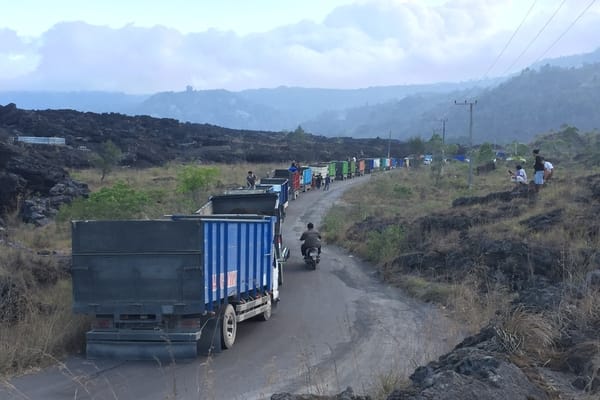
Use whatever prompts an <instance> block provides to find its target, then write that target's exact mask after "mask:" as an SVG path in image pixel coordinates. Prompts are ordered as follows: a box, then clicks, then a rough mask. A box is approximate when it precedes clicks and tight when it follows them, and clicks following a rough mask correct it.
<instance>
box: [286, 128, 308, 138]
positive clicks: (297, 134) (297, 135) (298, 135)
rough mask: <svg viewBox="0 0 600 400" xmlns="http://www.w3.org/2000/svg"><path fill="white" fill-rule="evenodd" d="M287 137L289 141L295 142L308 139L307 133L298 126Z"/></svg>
mask: <svg viewBox="0 0 600 400" xmlns="http://www.w3.org/2000/svg"><path fill="white" fill-rule="evenodd" d="M287 137H288V139H290V140H295V141H300V140H304V138H306V131H305V130H304V129H302V126H300V125H298V127H297V128H296V129H294V131H293V132H290V133H288V135H287Z"/></svg>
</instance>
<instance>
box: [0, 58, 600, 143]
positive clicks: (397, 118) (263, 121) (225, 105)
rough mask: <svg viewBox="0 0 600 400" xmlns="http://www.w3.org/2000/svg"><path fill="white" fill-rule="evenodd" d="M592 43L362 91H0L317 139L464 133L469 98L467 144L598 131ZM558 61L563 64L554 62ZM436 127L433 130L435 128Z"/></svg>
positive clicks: (30, 99)
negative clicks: (588, 49)
mask: <svg viewBox="0 0 600 400" xmlns="http://www.w3.org/2000/svg"><path fill="white" fill-rule="evenodd" d="M595 62H600V49H598V50H596V51H594V52H592V53H587V54H579V55H573V56H568V57H561V58H556V59H549V60H544V61H542V62H541V63H539V64H536V65H534V66H533V67H532V68H530V69H526V70H524V71H523V72H522V73H521V74H518V75H514V76H512V77H503V78H497V79H488V80H483V81H468V82H459V83H436V84H426V85H396V86H382V87H369V88H361V89H321V88H300V87H278V88H270V89H251V90H243V91H239V92H231V91H227V90H193V89H192V88H191V87H190V88H188V89H187V90H185V91H182V92H163V93H157V94H154V95H128V94H123V93H105V92H0V105H1V104H8V103H16V104H17V106H18V107H19V108H23V109H38V110H43V109H73V110H78V111H91V112H97V113H105V112H115V113H120V114H126V115H149V116H152V117H156V118H173V119H177V120H179V121H182V122H195V123H206V124H211V125H218V126H222V127H226V128H231V129H240V130H261V131H293V130H294V129H296V127H298V126H299V125H301V126H302V127H303V128H304V129H305V130H306V131H308V132H311V133H316V134H319V135H323V136H328V137H333V136H352V137H377V136H380V137H382V136H383V137H386V136H387V135H388V134H389V133H390V132H391V133H392V135H393V136H394V137H396V138H398V139H406V138H409V137H413V136H421V137H424V138H428V137H430V136H431V134H432V132H433V131H434V130H440V128H441V123H440V122H439V120H440V118H442V117H446V118H448V123H447V125H446V128H447V131H446V132H447V135H448V137H451V138H452V137H454V138H456V137H465V136H468V133H467V127H468V109H467V108H466V107H457V106H455V105H454V100H458V101H463V100H465V99H469V100H471V99H477V100H478V104H477V105H476V106H475V112H474V115H473V118H474V124H475V125H474V136H475V137H474V141H475V142H476V143H478V142H482V141H490V140H494V141H498V142H502V141H511V140H520V141H527V140H528V139H531V138H532V137H533V136H534V135H535V134H536V133H540V132H545V131H548V130H552V129H555V130H556V129H558V128H559V127H560V126H561V125H562V124H570V125H575V126H577V127H579V128H580V129H581V130H583V131H584V130H589V129H594V128H598V127H599V126H600V124H599V123H598V115H597V114H596V113H595V112H593V111H592V110H591V108H593V105H594V104H598V103H597V100H598V98H597V97H598V94H597V93H598V84H597V78H596V77H597V76H598V74H599V72H598V64H597V63H595ZM559 67H562V68H559ZM440 133H441V132H440Z"/></svg>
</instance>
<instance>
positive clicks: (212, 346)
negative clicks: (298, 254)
mask: <svg viewBox="0 0 600 400" xmlns="http://www.w3.org/2000/svg"><path fill="white" fill-rule="evenodd" d="M401 165H402V164H401V162H399V161H398V160H397V159H390V158H381V159H379V158H368V159H361V160H356V159H351V160H347V161H332V162H328V163H316V164H312V165H308V166H296V165H293V166H292V167H290V168H287V169H276V170H275V171H274V173H273V174H272V175H273V176H272V177H269V178H263V179H261V180H260V182H259V183H258V184H257V185H256V186H255V187H254V188H251V189H248V188H240V189H235V190H230V191H227V192H225V193H223V194H221V195H216V196H212V197H211V198H210V200H209V201H208V202H207V203H206V204H204V205H203V206H202V207H200V208H199V209H198V210H197V211H196V212H195V213H194V214H192V215H172V216H167V217H165V218H162V219H154V220H120V221H116V220H111V221H100V220H98V221H73V222H72V267H71V271H72V282H73V310H74V312H76V313H82V314H87V315H89V316H91V319H92V322H91V329H90V330H89V331H88V332H87V333H86V355H87V357H88V358H90V359H94V358H117V359H129V360H132V359H179V358H193V357H196V356H197V355H198V354H210V353H214V352H218V351H221V350H222V349H227V348H231V347H232V346H233V344H234V342H235V338H236V333H237V324H238V323H239V322H242V321H245V320H247V319H249V318H260V319H262V320H265V321H266V320H268V319H269V318H270V317H271V313H272V308H273V306H274V305H275V304H276V303H277V302H278V301H279V289H280V287H281V285H282V284H283V266H284V264H285V261H286V260H287V258H288V256H289V251H288V249H287V248H285V246H284V244H283V237H282V224H283V222H284V220H285V214H286V209H287V207H288V205H289V200H291V199H295V198H297V196H298V195H299V194H300V192H302V191H306V190H310V189H311V188H312V187H313V185H314V182H315V180H316V177H317V176H319V175H320V176H321V177H323V178H325V177H326V176H330V177H331V178H332V179H334V180H344V179H348V178H353V177H356V176H361V175H364V174H369V173H373V172H375V171H378V170H382V169H390V168H394V167H398V166H401Z"/></svg>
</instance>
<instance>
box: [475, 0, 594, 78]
mask: <svg viewBox="0 0 600 400" xmlns="http://www.w3.org/2000/svg"><path fill="white" fill-rule="evenodd" d="M594 1H596V0H594ZM536 3H537V0H534V1H533V3H532V4H531V7H529V10H528V11H527V14H525V16H524V17H523V19H522V20H521V23H520V24H519V26H517V29H515V31H514V32H513V34H512V36H511V37H510V39H508V42H506V44H505V45H504V48H503V49H502V51H500V54H498V57H496V59H495V60H494V62H493V63H492V65H490V66H489V68H488V69H487V71H485V74H484V75H483V79H485V77H486V76H487V75H488V74H489V73H490V71H491V70H492V68H494V67H495V66H496V64H497V63H498V61H499V60H500V57H502V55H503V54H504V52H505V51H506V49H507V48H508V46H510V44H511V43H512V41H513V39H514V38H515V36H517V33H518V32H519V30H520V29H521V27H522V26H523V24H524V23H525V20H527V17H529V14H531V11H532V10H533V7H535V5H536Z"/></svg>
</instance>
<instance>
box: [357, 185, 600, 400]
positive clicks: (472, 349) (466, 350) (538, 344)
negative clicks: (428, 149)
mask: <svg viewBox="0 0 600 400" xmlns="http://www.w3.org/2000/svg"><path fill="white" fill-rule="evenodd" d="M569 183H571V182H569ZM572 183H573V185H572V186H569V187H568V188H563V189H561V185H565V184H567V182H566V181H560V180H557V181H553V182H552V189H554V190H560V192H556V193H557V194H554V195H553V194H552V192H548V191H549V190H550V189H545V190H546V191H544V189H543V190H542V191H540V192H539V193H536V192H535V191H532V190H530V189H529V188H528V187H527V186H522V187H520V188H518V189H517V190H512V191H506V192H496V193H490V194H488V195H485V196H480V197H465V198H458V199H456V200H455V201H454V202H453V206H452V207H451V208H449V209H447V210H443V211H439V212H436V213H432V214H430V215H427V216H423V217H412V218H411V217H410V216H406V217H397V218H395V219H384V218H377V217H371V218H368V219H367V220H365V221H362V222H360V223H357V224H356V225H354V226H353V228H352V229H351V230H350V231H348V233H347V235H346V239H347V240H350V241H351V242H352V243H357V242H358V243H361V242H364V241H366V240H367V236H368V234H369V232H373V231H379V232H384V231H385V230H386V228H387V227H389V226H403V227H404V229H405V234H406V235H405V248H404V249H403V251H402V252H400V253H399V254H398V255H397V257H396V258H395V259H394V260H393V261H391V262H388V263H386V264H384V265H381V266H380V267H379V273H380V274H381V276H382V278H383V279H385V280H387V281H389V282H393V283H394V282H395V283H399V282H400V281H401V280H402V279H403V277H405V276H409V275H412V276H414V275H417V276H420V277H422V278H424V279H426V280H427V281H428V282H434V283H439V284H450V285H454V284H461V283H462V282H465V281H468V282H472V284H473V285H475V289H476V292H477V294H478V296H480V297H481V298H486V297H488V296H492V292H494V291H496V292H497V293H501V296H503V297H504V298H505V299H507V300H506V301H507V302H508V305H507V306H506V307H501V306H500V304H497V306H498V308H497V310H498V311H497V312H496V317H495V318H493V319H492V320H491V321H489V324H488V325H487V326H486V327H485V328H484V329H482V330H481V331H480V332H479V333H478V334H477V335H475V336H472V337H468V338H467V339H465V340H464V341H463V342H462V343H461V344H459V345H458V346H457V347H456V348H455V349H454V350H453V351H452V352H450V353H449V354H446V355H444V356H442V357H440V358H439V359H438V360H437V361H434V362H431V363H429V364H428V365H426V366H421V367H419V368H418V369H417V370H416V371H415V372H414V373H413V374H412V375H411V377H410V380H411V382H410V385H408V387H405V388H398V389H397V390H396V391H394V392H393V393H392V394H390V396H389V397H388V400H425V399H448V400H450V399H473V400H475V399H523V400H526V399H559V398H560V399H563V398H569V399H577V398H597V397H595V396H599V395H600V378H599V376H600V362H599V361H598V360H599V356H600V334H599V332H600V300H598V299H599V298H600V297H599V296H598V295H599V294H600V255H599V254H598V251H597V248H596V246H595V243H597V240H598V238H599V233H600V230H599V227H598V223H597V222H598V217H597V216H598V215H599V212H600V175H590V176H584V177H581V178H579V179H578V180H577V181H576V182H572ZM549 188H550V187H549ZM551 196H553V197H551ZM511 299H512V300H511ZM431 300H432V301H438V299H436V298H435V297H432V298H431ZM492 306H494V304H492Z"/></svg>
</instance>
